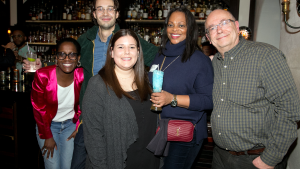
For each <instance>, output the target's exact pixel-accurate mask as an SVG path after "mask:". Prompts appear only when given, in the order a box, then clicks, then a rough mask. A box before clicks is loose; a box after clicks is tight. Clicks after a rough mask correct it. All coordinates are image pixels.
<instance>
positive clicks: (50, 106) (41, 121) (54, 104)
mask: <svg viewBox="0 0 300 169" xmlns="http://www.w3.org/2000/svg"><path fill="white" fill-rule="evenodd" d="M83 79H84V75H83V68H76V69H75V70H74V95H75V102H74V111H75V115H74V118H73V123H76V129H77V127H78V126H79V119H78V118H79V116H80V114H81V110H80V107H79V94H80V89H81V84H82V82H83ZM31 103H32V106H33V115H34V118H35V121H36V123H37V126H38V130H39V136H40V138H41V139H48V138H51V137H53V136H52V132H51V130H50V126H51V122H52V119H53V118H54V117H55V115H56V113H57V108H58V100H57V78H56V65H53V66H47V67H44V68H41V69H39V70H37V71H36V73H35V76H34V80H33V82H32V90H31Z"/></svg>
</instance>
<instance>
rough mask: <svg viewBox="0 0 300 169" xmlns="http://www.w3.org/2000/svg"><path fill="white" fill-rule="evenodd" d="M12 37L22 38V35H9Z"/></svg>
mask: <svg viewBox="0 0 300 169" xmlns="http://www.w3.org/2000/svg"><path fill="white" fill-rule="evenodd" d="M11 37H12V38H22V37H23V35H11Z"/></svg>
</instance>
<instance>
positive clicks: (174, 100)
mask: <svg viewBox="0 0 300 169" xmlns="http://www.w3.org/2000/svg"><path fill="white" fill-rule="evenodd" d="M171 106H172V107H176V106H177V95H176V94H173V100H172V101H171Z"/></svg>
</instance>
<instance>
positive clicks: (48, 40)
mask: <svg viewBox="0 0 300 169" xmlns="http://www.w3.org/2000/svg"><path fill="white" fill-rule="evenodd" d="M50 41H51V33H50V26H48V30H47V39H46V43H50Z"/></svg>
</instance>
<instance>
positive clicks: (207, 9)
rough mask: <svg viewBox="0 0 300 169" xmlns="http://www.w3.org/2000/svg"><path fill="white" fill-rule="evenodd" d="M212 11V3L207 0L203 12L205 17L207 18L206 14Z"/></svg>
mask: <svg viewBox="0 0 300 169" xmlns="http://www.w3.org/2000/svg"><path fill="white" fill-rule="evenodd" d="M211 12H212V5H211V3H210V0H208V5H207V8H206V12H205V19H206V18H207V16H208V15H209V14H210V13H211Z"/></svg>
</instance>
